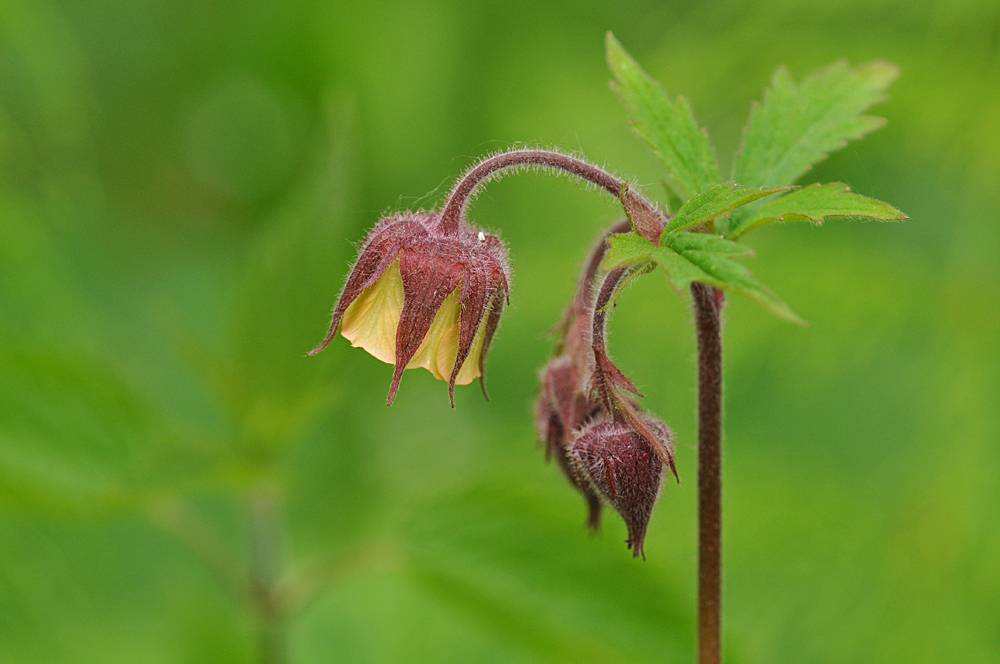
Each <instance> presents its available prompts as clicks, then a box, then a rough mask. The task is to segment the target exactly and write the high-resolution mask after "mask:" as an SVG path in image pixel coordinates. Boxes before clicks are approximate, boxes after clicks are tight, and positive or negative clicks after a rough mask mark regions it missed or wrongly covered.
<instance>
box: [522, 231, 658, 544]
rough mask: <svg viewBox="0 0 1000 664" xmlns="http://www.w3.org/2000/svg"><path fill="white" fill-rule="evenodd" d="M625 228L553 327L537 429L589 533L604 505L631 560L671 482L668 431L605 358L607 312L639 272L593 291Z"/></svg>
mask: <svg viewBox="0 0 1000 664" xmlns="http://www.w3.org/2000/svg"><path fill="white" fill-rule="evenodd" d="M628 229H629V223H628V222H622V223H620V224H618V225H616V226H614V227H613V228H612V229H610V230H609V231H608V232H607V233H606V234H605V235H604V236H603V237H602V238H601V239H600V241H599V242H598V244H597V246H596V247H595V249H594V251H593V252H592V253H591V256H590V259H589V260H588V262H587V266H586V268H585V269H584V273H583V276H582V278H581V282H580V286H579V288H578V289H577V293H576V295H575V297H574V298H573V301H572V303H571V304H570V306H569V307H568V308H567V311H566V313H565V314H564V316H563V318H562V320H561V321H560V323H559V325H558V326H557V328H556V329H557V330H558V331H559V332H560V339H559V342H558V344H557V349H556V356H555V357H554V358H553V359H552V360H551V361H550V362H549V363H548V364H547V365H546V367H545V369H543V371H542V374H541V381H540V382H541V385H540V389H539V400H538V406H537V427H538V435H539V439H540V440H542V442H543V443H544V444H545V448H546V458H552V457H553V456H554V457H555V458H556V460H557V461H558V462H559V465H560V467H561V468H562V470H563V472H564V473H565V474H566V476H567V478H568V479H569V480H570V482H571V483H572V484H573V485H574V486H575V487H576V488H577V490H579V491H580V492H581V493H582V494H583V496H584V498H585V499H586V501H587V505H588V508H589V513H590V517H589V521H588V523H589V525H590V527H591V528H592V529H595V530H596V529H597V527H598V526H599V523H600V507H601V504H602V499H603V501H606V502H607V503H608V504H610V505H611V506H612V507H613V508H614V509H615V510H616V511H617V512H618V513H619V514H620V515H621V516H622V518H623V520H624V521H625V524H626V526H627V527H628V531H629V539H628V545H629V547H630V548H632V550H633V555H634V556H636V557H639V556H643V557H645V554H644V552H643V542H644V540H645V535H646V527H647V525H648V523H649V518H650V516H651V515H652V510H653V506H654V505H655V503H656V500H657V498H658V496H659V491H660V486H661V484H662V478H663V468H664V466H668V467H670V468H671V470H673V471H674V475H675V476H676V470H675V468H674V461H673V459H674V451H673V433H672V432H671V431H670V429H669V428H668V427H667V426H666V425H665V424H663V423H662V422H660V421H659V420H657V419H655V418H653V417H651V416H650V415H648V414H645V413H642V412H641V410H640V408H639V406H638V405H637V404H636V403H635V401H634V399H633V398H632V397H631V396H629V395H628V394H625V393H624V392H623V391H627V392H630V393H632V394H633V395H635V396H640V395H639V393H638V390H637V389H636V388H635V386H634V385H633V384H632V382H631V381H629V379H628V378H627V377H626V376H625V375H624V374H623V373H622V372H621V371H620V370H619V369H618V367H616V366H615V365H614V363H613V362H612V361H611V359H610V358H609V357H608V354H607V348H606V337H607V335H606V329H605V328H606V324H607V311H608V309H609V308H610V306H611V305H612V303H613V299H614V296H615V295H617V293H618V292H620V290H621V288H622V287H623V286H624V284H625V283H627V282H628V280H629V278H630V277H631V276H633V275H635V274H637V273H639V272H641V270H638V269H636V268H621V269H618V270H615V271H612V272H611V273H608V274H607V275H605V276H604V277H603V279H602V280H601V282H600V284H601V285H600V288H599V289H598V290H596V292H595V287H594V286H595V283H596V282H597V281H598V279H597V277H598V270H599V266H600V263H601V261H602V259H603V257H604V253H605V251H606V247H607V239H608V238H609V237H610V236H611V235H613V234H615V233H621V232H624V231H627V230H628Z"/></svg>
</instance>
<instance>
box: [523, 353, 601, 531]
mask: <svg viewBox="0 0 1000 664" xmlns="http://www.w3.org/2000/svg"><path fill="white" fill-rule="evenodd" d="M600 412H602V409H601V404H600V402H597V401H592V400H590V399H588V398H587V396H586V395H585V394H584V393H583V392H582V390H581V383H580V376H579V371H578V369H577V366H576V364H575V363H574V362H573V360H572V359H571V358H570V357H567V356H562V357H558V358H556V359H554V360H552V361H551V362H549V364H548V365H546V367H545V369H543V370H542V373H541V377H540V386H539V397H538V405H537V407H536V418H535V426H536V428H537V431H538V439H539V440H540V441H542V443H544V445H545V458H546V460H548V459H551V458H553V457H555V459H556V462H557V463H558V464H559V467H560V468H561V469H562V471H563V473H564V474H565V475H566V477H567V479H569V481H570V483H572V484H573V486H574V487H576V489H577V490H578V491H579V492H580V493H582V494H583V497H584V498H585V499H586V501H587V508H588V513H589V516H588V519H587V525H588V526H590V528H591V530H595V531H596V530H598V529H599V528H600V525H601V498H600V496H598V495H597V492H596V491H595V490H594V488H593V487H592V486H591V483H590V481H589V480H588V479H587V477H586V475H584V474H583V472H582V471H581V470H580V468H579V466H577V465H576V464H575V463H573V462H572V461H571V460H570V457H569V450H570V444H571V442H572V439H573V436H574V435H575V432H576V430H577V429H579V428H580V427H581V426H582V425H583V424H584V423H585V422H587V421H589V420H590V419H591V418H593V417H595V416H596V415H597V414H598V413H600Z"/></svg>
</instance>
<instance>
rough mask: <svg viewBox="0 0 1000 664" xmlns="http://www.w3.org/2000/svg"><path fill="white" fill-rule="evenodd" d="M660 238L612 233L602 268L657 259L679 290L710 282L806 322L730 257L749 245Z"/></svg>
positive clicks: (702, 237)
mask: <svg viewBox="0 0 1000 664" xmlns="http://www.w3.org/2000/svg"><path fill="white" fill-rule="evenodd" d="M661 242H662V243H663V244H662V246H659V247H658V246H656V245H655V244H653V243H652V242H649V241H648V240H645V239H643V238H640V237H638V236H635V235H631V234H625V235H616V236H613V237H611V238H610V239H609V240H608V244H609V246H610V249H609V250H608V254H607V257H606V258H605V260H604V263H603V264H602V268H605V269H611V268H613V267H616V266H618V265H622V264H627V263H635V262H638V261H643V260H654V261H656V263H657V264H658V265H659V266H660V267H661V268H663V269H664V271H666V273H667V278H668V279H669V280H670V283H671V285H672V286H673V287H674V288H676V289H677V290H678V291H684V290H685V289H687V287H688V286H690V285H691V282H693V281H697V282H701V283H703V284H709V285H710V286H715V287H716V288H721V289H723V290H728V291H733V292H735V293H740V294H742V295H744V296H746V297H748V298H750V299H751V300H753V301H754V302H756V303H758V304H760V305H761V306H763V307H764V308H765V309H767V310H768V311H770V312H771V313H773V314H775V315H776V316H778V317H779V318H784V319H785V320H787V321H791V322H793V323H799V324H800V325H801V324H804V321H803V320H802V319H801V318H799V317H798V316H797V315H795V313H794V312H793V311H792V310H791V309H790V308H789V307H788V305H787V304H785V303H784V302H783V301H782V300H781V299H780V298H779V297H778V296H777V295H775V294H774V293H773V292H772V291H771V289H769V288H768V287H767V286H764V285H763V284H761V283H760V282H758V281H757V280H756V279H754V278H753V277H752V276H751V274H750V270H748V269H747V267H746V266H745V265H743V264H742V263H738V262H736V261H734V260H733V259H732V258H731V257H732V256H750V255H753V252H751V251H750V250H749V249H748V248H747V247H744V246H743V245H741V244H737V243H735V242H730V241H729V240H725V239H723V238H721V237H718V236H715V235H707V234H704V233H671V234H664V236H663V238H661Z"/></svg>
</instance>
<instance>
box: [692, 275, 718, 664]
mask: <svg viewBox="0 0 1000 664" xmlns="http://www.w3.org/2000/svg"><path fill="white" fill-rule="evenodd" d="M691 294H692V296H693V297H694V311H695V323H696V325H697V328H698V662H699V664H719V663H720V662H721V661H722V647H721V645H722V635H721V622H722V305H723V303H724V302H725V300H724V295H723V293H722V291H720V290H718V289H717V288H713V287H712V286H707V285H705V284H699V283H693V284H691Z"/></svg>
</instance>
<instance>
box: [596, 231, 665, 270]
mask: <svg viewBox="0 0 1000 664" xmlns="http://www.w3.org/2000/svg"><path fill="white" fill-rule="evenodd" d="M654 251H656V245H655V244H653V243H652V242H650V241H649V240H647V239H645V238H641V237H639V236H638V235H636V234H634V233H623V234H621V235H612V236H611V237H609V238H608V250H607V252H605V254H604V260H603V261H601V271H603V272H610V271H611V270H613V269H615V268H616V267H621V266H623V265H628V264H630V263H636V262H639V261H643V260H649V259H650V258H651V257H652V255H653V252H654Z"/></svg>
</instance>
